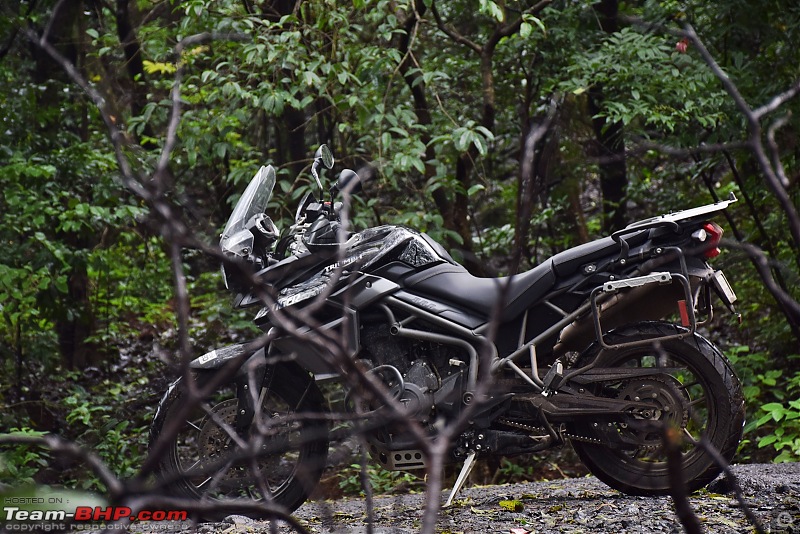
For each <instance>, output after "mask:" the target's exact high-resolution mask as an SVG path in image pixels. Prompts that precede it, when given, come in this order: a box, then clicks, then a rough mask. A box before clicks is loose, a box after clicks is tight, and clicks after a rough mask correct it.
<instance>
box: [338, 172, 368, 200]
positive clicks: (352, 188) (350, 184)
mask: <svg viewBox="0 0 800 534" xmlns="http://www.w3.org/2000/svg"><path fill="white" fill-rule="evenodd" d="M361 185H362V184H361V178H360V177H359V176H358V174H356V172H355V171H353V170H351V169H345V170H343V171H342V173H341V174H340V175H339V179H338V180H337V181H336V183H335V184H334V186H333V187H332V189H333V190H334V191H342V192H344V193H345V194H346V195H353V194H355V193H358V192H359V191H361Z"/></svg>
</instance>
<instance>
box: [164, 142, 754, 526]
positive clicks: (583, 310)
mask: <svg viewBox="0 0 800 534" xmlns="http://www.w3.org/2000/svg"><path fill="white" fill-rule="evenodd" d="M322 166H324V167H326V168H328V169H331V168H332V167H333V156H332V155H331V153H330V151H329V150H328V148H327V147H326V146H324V145H323V146H322V147H320V149H319V150H318V151H317V153H316V155H315V159H314V162H313V164H312V167H311V172H312V175H313V177H314V179H315V180H316V185H317V186H318V188H319V190H320V197H321V198H320V199H319V200H318V199H317V198H315V196H314V195H313V194H311V193H309V194H307V195H306V196H305V197H304V198H303V199H302V201H301V202H300V206H299V207H298V209H297V214H296V218H295V224H294V225H293V226H292V227H291V228H290V229H289V231H288V232H287V233H286V234H285V235H284V236H283V237H281V236H280V233H279V231H278V229H277V228H276V226H275V224H274V223H273V222H272V220H271V219H270V218H269V217H268V216H267V215H266V213H265V212H266V208H267V203H268V201H269V200H270V198H271V195H272V189H273V186H274V185H275V181H276V175H275V171H274V169H273V168H272V167H271V166H266V167H262V168H261V169H260V170H259V172H258V173H257V174H256V175H255V177H254V178H253V180H252V181H251V182H250V184H249V186H248V187H247V189H246V191H245V192H244V194H243V195H242V197H241V198H240V200H239V202H238V203H237V204H236V207H235V208H234V210H233V213H232V215H231V217H230V219H229V220H228V223H227V225H226V227H225V230H224V232H223V233H222V238H221V241H220V246H221V248H222V250H223V252H224V253H226V254H228V255H230V257H232V258H237V259H239V260H240V261H241V262H247V263H248V264H249V265H252V266H253V269H252V270H253V272H254V273H255V275H254V276H255V278H257V279H258V280H259V281H260V282H261V284H260V285H261V286H262V287H266V288H268V289H270V290H272V291H273V293H274V295H273V296H274V299H263V298H262V299H259V298H258V297H257V296H256V295H255V293H254V292H253V290H252V289H251V288H252V284H249V283H247V281H246V279H247V276H245V275H244V274H242V273H243V271H237V270H235V269H232V268H231V266H230V265H228V266H224V267H223V274H224V277H225V282H226V286H227V287H228V288H229V289H230V290H232V291H234V292H236V293H238V297H237V299H236V303H235V305H236V306H240V307H244V306H249V305H256V304H261V305H262V306H263V307H262V308H261V310H260V311H259V312H258V314H257V315H256V317H255V322H256V324H257V325H258V326H259V327H260V328H262V329H263V330H264V331H270V329H272V331H271V334H272V337H271V341H270V342H269V343H268V345H267V346H266V347H264V348H261V349H260V350H257V351H255V352H254V353H252V354H245V350H246V349H245V345H243V344H241V345H233V346H228V347H225V348H221V349H217V350H214V351H212V352H210V353H208V354H205V355H203V356H201V357H199V358H197V359H196V360H194V361H192V362H191V368H192V372H193V375H192V378H193V380H195V381H196V385H197V386H198V387H203V386H204V385H208V384H216V383H217V382H220V381H222V382H223V383H221V384H219V385H218V386H217V387H214V388H213V390H214V392H213V393H212V394H209V396H208V398H207V400H206V401H205V402H204V403H202V404H201V405H200V406H197V407H193V408H192V407H190V406H188V404H190V403H187V402H185V399H186V395H187V393H186V389H187V388H186V386H187V384H182V382H183V379H179V380H177V381H176V382H174V383H173V384H172V385H171V386H170V387H169V389H168V391H167V392H166V394H165V395H164V397H163V399H162V400H161V403H160V404H159V406H158V410H157V413H156V415H155V419H154V422H153V426H152V429H151V446H153V445H155V444H156V443H157V442H158V441H159V436H160V435H161V434H162V433H163V432H164V431H165V430H166V429H167V428H169V427H170V424H172V425H179V426H180V430H179V431H178V433H177V437H176V438H175V439H172V440H170V442H169V443H168V444H167V445H168V446H167V447H166V451H165V454H163V455H162V459H161V461H160V464H159V466H158V471H159V474H160V475H161V476H162V477H163V478H164V479H165V480H167V481H170V487H171V488H172V489H174V490H175V492H176V493H178V494H181V495H183V496H188V497H192V498H196V499H204V498H210V499H219V500H228V499H248V500H250V501H252V500H253V499H255V500H258V499H264V498H271V499H273V500H274V502H276V503H278V504H280V505H282V506H285V507H286V508H287V509H288V510H290V511H291V510H294V509H296V508H297V507H299V506H300V505H301V504H302V503H303V502H304V501H305V500H306V498H307V497H308V495H309V493H310V492H311V491H312V489H313V488H314V487H315V485H316V483H317V482H318V481H319V478H320V476H321V473H322V471H323V469H324V467H325V462H326V457H327V451H328V440H329V421H328V420H327V419H330V418H329V417H328V418H326V417H325V411H326V403H325V401H324V398H323V395H322V394H321V392H320V389H319V387H318V381H321V380H323V379H324V378H326V377H327V378H328V379H330V378H331V377H334V378H335V377H339V378H340V379H341V378H347V377H346V376H344V374H345V373H347V371H346V369H345V367H346V366H343V365H341V364H334V363H332V360H331V353H330V351H326V350H325V349H324V347H321V346H320V345H319V344H314V343H309V342H308V336H307V335H305V336H304V333H305V334H312V333H319V332H322V333H328V334H331V335H335V339H337V340H338V341H337V343H338V346H340V348H342V350H343V354H344V355H345V357H346V359H347V360H348V361H350V362H358V365H360V366H361V369H366V370H367V371H366V372H367V373H368V374H369V375H371V377H372V378H374V379H376V380H380V381H381V383H383V384H385V387H386V390H387V391H388V392H389V394H390V395H391V398H394V399H396V400H399V401H400V402H401V403H402V405H403V406H404V407H405V408H404V410H405V413H407V414H408V415H409V416H410V417H412V418H413V419H415V420H416V421H417V422H419V423H420V424H421V425H422V427H423V428H424V429H426V432H427V435H428V436H429V438H430V439H436V436H437V432H439V431H440V429H441V428H442V426H443V424H446V423H447V422H451V421H455V420H457V418H458V417H459V414H461V413H462V412H463V411H464V410H467V409H469V410H471V411H472V412H471V415H470V416H469V417H468V420H467V421H466V422H465V423H464V425H463V428H460V429H459V431H460V433H459V434H458V435H457V437H456V438H455V439H453V440H452V446H451V449H450V453H449V458H448V459H449V460H450V461H451V462H457V461H460V462H463V468H462V469H461V471H460V474H459V476H458V478H457V480H456V483H455V486H454V487H453V489H452V490H451V492H450V496H449V499H448V502H447V504H450V503H451V502H452V500H453V497H454V495H455V494H456V493H457V492H458V490H459V489H460V487H461V486H462V485H463V483H464V481H465V479H466V477H467V475H468V474H469V472H470V469H471V467H472V466H473V464H474V462H475V460H476V458H478V457H486V456H489V455H494V456H498V455H502V456H511V455H519V454H526V453H532V452H535V451H540V450H543V449H546V448H549V447H554V446H558V445H562V444H563V443H564V442H566V441H570V442H571V443H572V447H573V448H574V449H575V451H576V452H577V454H578V455H579V457H580V459H581V460H582V461H583V463H584V464H585V465H586V466H587V467H588V469H589V470H590V471H591V472H592V473H593V474H595V475H596V476H597V477H598V478H599V479H601V480H602V481H604V482H605V483H606V484H608V485H609V486H611V487H613V488H616V489H618V490H620V491H622V492H625V493H628V494H633V495H663V494H666V493H668V492H669V489H670V477H669V474H668V461H667V457H666V454H665V452H664V447H663V446H662V443H663V440H662V437H663V428H664V426H665V425H669V426H671V427H672V428H674V429H677V431H678V432H679V433H680V434H681V435H682V436H683V437H684V439H683V440H682V445H681V446H680V447H681V448H680V453H681V462H682V470H683V472H682V478H683V480H684V481H685V484H686V486H687V489H688V490H689V491H694V490H697V489H699V488H701V487H703V486H705V485H706V484H708V483H709V482H710V481H711V480H713V479H714V478H715V477H716V476H717V475H718V474H719V472H720V470H721V468H720V467H719V465H718V463H717V462H716V461H715V459H714V457H713V456H712V455H711V454H709V452H708V449H709V448H710V447H713V448H714V449H716V451H718V452H719V453H720V454H721V456H722V458H723V459H724V460H725V461H730V460H731V459H732V458H733V456H734V454H735V452H736V448H737V445H738V444H739V441H740V439H741V437H742V427H743V424H744V417H745V415H744V401H743V396H742V391H741V387H740V384H739V380H738V379H737V377H736V374H735V373H734V370H733V369H732V367H731V364H730V363H729V362H728V360H727V359H726V358H725V356H724V355H723V354H722V353H721V352H720V350H719V349H718V348H716V347H715V346H714V345H713V344H711V343H710V342H709V341H707V340H706V339H704V338H703V337H701V336H700V335H699V334H698V333H697V330H696V329H697V327H698V325H699V324H700V323H701V319H703V320H706V321H707V320H708V319H709V318H710V317H711V316H712V298H713V295H716V296H717V297H719V298H720V299H721V301H722V302H723V303H724V304H725V306H726V307H727V308H728V309H729V310H730V311H731V313H735V311H734V309H733V303H734V301H735V300H736V296H735V294H734V292H733V291H732V289H731V286H730V285H729V284H728V282H727V281H726V279H725V276H724V275H723V273H722V272H721V271H715V270H714V269H712V268H711V267H710V266H709V265H708V263H707V260H709V259H710V258H713V257H714V256H716V255H717V254H718V253H719V249H718V248H717V246H718V244H719V240H720V238H721V236H722V229H721V228H720V227H719V226H718V225H717V224H715V223H713V222H710V221H709V218H710V217H712V216H714V215H716V214H717V213H718V212H720V211H722V210H724V209H725V208H727V207H728V205H729V204H731V203H732V202H735V201H736V198H735V197H733V196H732V195H731V198H730V199H729V200H725V201H721V202H717V203H715V204H710V205H706V206H701V207H697V208H693V209H689V210H686V211H681V212H677V213H671V214H668V215H663V216H660V217H653V218H651V219H647V220H643V221H640V222H636V223H634V224H631V225H630V226H628V227H627V228H625V229H622V230H619V231H617V232H615V233H614V234H612V235H611V236H610V237H605V238H603V239H598V240H596V241H592V242H590V243H586V244H583V245H579V246H577V247H574V248H571V249H569V250H566V251H564V252H562V253H560V254H556V255H555V256H553V257H551V258H550V259H548V260H546V261H544V262H542V263H541V264H540V265H538V266H537V267H535V268H534V269H532V270H530V271H528V272H525V273H522V274H519V275H516V276H509V277H506V278H496V279H491V278H476V277H475V276H473V275H471V274H470V273H469V272H467V270H466V269H465V268H464V267H462V266H461V265H459V264H458V263H456V262H455V261H454V260H453V259H452V258H451V257H450V255H449V254H448V253H447V252H446V251H445V249H444V248H443V247H442V246H441V245H440V244H438V243H436V242H435V241H434V240H432V239H431V238H430V237H429V236H427V235H426V234H424V233H421V232H418V231H415V230H413V229H410V228H406V227H403V226H394V225H385V226H378V227H375V228H368V229H366V230H363V231H360V232H355V233H351V232H346V231H345V225H343V224H342V222H341V220H340V218H341V217H340V214H341V213H343V211H342V203H341V202H335V199H336V196H337V195H340V194H341V193H342V192H343V191H345V192H346V191H347V190H350V191H351V192H354V191H356V190H357V189H359V188H360V180H359V178H358V176H357V175H356V173H355V172H353V171H351V170H345V171H343V172H342V173H341V174H340V177H339V179H338V181H337V182H336V184H335V185H334V186H333V187H332V188H331V190H330V201H326V200H323V199H324V195H323V188H322V184H321V182H320V179H319V170H320V169H321V168H322ZM344 197H345V200H346V199H347V195H344ZM264 301H266V302H269V304H267V305H266V306H265V305H264ZM292 310H294V311H299V312H302V311H304V310H305V311H306V312H307V316H308V319H309V322H313V323H315V324H316V325H317V326H315V327H314V331H313V332H311V330H310V327H308V326H304V327H300V330H299V331H294V332H287V331H285V330H284V329H283V328H282V327H281V322H280V321H275V320H274V317H275V315H276V314H277V313H280V312H288V311H292ZM235 358H238V359H239V360H240V361H243V362H244V363H243V364H242V365H241V366H239V367H238V371H235V372H232V371H231V370H230V369H229V368H226V367H225V364H226V362H229V361H231V360H233V359H235ZM275 362H278V363H275ZM229 367H230V366H229ZM226 369H227V376H226V377H224V378H225V379H224V380H220V378H222V377H220V373H222V372H223V371H224V370H226ZM487 373H491V384H490V387H489V389H488V391H486V392H485V394H483V395H476V393H479V392H480V391H479V386H480V384H481V383H482V382H481V381H482V380H483V379H482V378H479V377H484V376H485V375H486V374H487ZM215 379H216V382H215ZM344 382H346V380H344ZM484 389H485V388H484ZM390 400H391V399H390ZM348 405H349V406H351V407H353V406H354V405H355V402H353V401H351V402H349V403H348ZM190 408H191V409H190ZM354 412H357V414H360V415H361V416H363V417H361V420H362V421H367V422H368V424H371V425H372V426H371V427H370V428H371V430H370V432H369V434H368V436H367V443H368V449H369V453H370V455H371V457H372V458H373V459H374V460H375V461H376V462H378V463H379V464H380V465H381V466H382V467H384V468H385V469H388V470H412V469H421V468H424V467H425V466H426V457H425V455H424V454H423V451H422V450H421V449H420V447H419V445H418V443H419V441H418V440H415V439H414V436H412V435H410V434H409V432H408V431H407V426H406V427H404V426H403V425H402V424H401V423H399V422H398V421H397V418H395V419H392V417H390V415H391V412H390V411H388V410H387V409H386V406H385V405H381V403H380V402H379V401H374V400H373V401H371V402H369V403H367V404H366V405H361V406H360V409H358V410H355V411H354ZM309 414H312V415H313V414H317V416H316V417H309ZM353 419H358V417H356V413H354V414H353ZM253 436H255V438H254V439H252V440H250V443H251V444H252V443H256V445H255V446H256V447H260V448H258V449H256V453H255V455H254V453H253V452H252V450H251V451H250V452H249V456H247V455H246V454H244V453H243V451H244V449H243V447H245V446H248V445H247V440H248V439H249V438H250V437H253ZM249 446H250V447H252V446H253V445H249Z"/></svg>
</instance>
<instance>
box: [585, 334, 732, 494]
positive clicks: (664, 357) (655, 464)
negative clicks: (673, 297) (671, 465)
mask: <svg viewBox="0 0 800 534" xmlns="http://www.w3.org/2000/svg"><path fill="white" fill-rule="evenodd" d="M679 332H683V333H685V334H686V337H684V338H680V339H667V340H663V341H659V340H657V339H656V338H663V337H664V336H667V335H674V334H676V333H679ZM606 339H607V341H608V343H609V344H614V345H617V344H620V343H623V344H624V343H626V342H631V341H642V340H647V339H653V340H654V342H653V343H652V344H643V345H641V344H635V345H630V346H624V345H623V347H621V348H617V349H613V350H605V349H601V348H600V347H599V346H594V347H593V348H591V349H590V350H589V351H587V353H585V354H584V355H582V356H581V359H580V360H579V362H578V366H580V365H587V364H588V363H590V362H591V361H593V360H594V358H595V357H597V358H599V360H598V361H597V366H598V367H603V368H608V367H622V368H626V367H628V368H630V367H633V368H636V367H639V368H641V367H645V368H648V367H649V368H659V367H661V368H664V370H665V371H664V372H663V373H659V374H657V375H653V376H648V377H642V378H638V379H637V378H634V379H629V380H620V381H617V382H613V383H611V382H606V383H604V384H603V385H602V386H596V387H595V391H594V393H595V394H597V395H601V396H604V397H609V398H616V399H626V400H631V401H636V402H648V403H650V404H652V406H653V408H652V409H651V410H649V411H650V412H652V417H651V419H652V421H651V420H646V421H641V423H643V424H638V425H637V424H630V425H629V424H624V423H605V422H603V423H598V422H580V423H575V424H573V425H572V426H571V427H570V428H569V431H570V433H571V434H572V435H573V436H574V438H573V439H572V447H573V448H574V449H575V451H576V452H577V453H578V456H579V457H580V458H581V460H582V461H583V463H584V464H585V465H586V467H587V468H588V469H589V470H590V471H591V472H592V474H594V475H595V476H597V478H599V479H600V480H602V481H603V482H605V483H606V484H608V485H609V486H611V487H612V488H614V489H617V490H620V491H622V492H623V493H627V494H631V495H666V494H668V493H669V492H670V489H671V488H670V477H669V471H668V464H667V460H666V454H665V451H664V447H663V440H662V436H663V433H662V430H663V425H669V426H671V427H673V428H675V429H676V430H677V431H678V432H679V433H680V434H681V436H682V437H683V440H682V446H681V467H682V471H683V473H682V475H683V477H682V479H683V481H684V482H685V484H686V487H685V488H684V489H686V490H687V491H689V492H693V491H696V490H698V489H700V488H702V487H704V486H705V485H706V484H708V483H709V482H711V481H712V480H714V478H716V477H717V475H718V474H719V473H720V471H721V467H720V466H719V465H718V463H717V462H716V461H715V460H714V458H713V457H712V456H711V455H710V454H709V453H708V451H707V449H706V444H707V445H710V446H711V447H713V448H714V449H716V450H717V451H718V452H719V453H720V455H721V457H722V458H723V459H724V460H725V462H727V463H729V462H730V461H731V460H732V459H733V456H734V454H735V453H736V449H737V446H738V445H739V441H740V440H741V438H742V430H743V425H744V417H745V413H744V397H743V395H742V390H741V386H740V384H739V380H738V379H737V377H736V375H735V373H734V371H733V369H732V368H731V365H730V362H728V360H727V359H726V358H725V356H724V355H723V354H722V353H721V352H720V351H719V349H717V348H716V347H715V346H714V345H712V344H711V343H710V342H708V341H707V340H706V339H705V338H703V337H701V336H700V335H697V334H694V335H691V334H689V333H688V332H687V331H685V330H684V329H682V328H680V327H678V326H676V325H672V324H668V323H641V324H637V325H633V326H627V327H623V328H621V329H619V330H617V331H615V332H613V333H611V334H609V335H608V336H607V338H606ZM635 423H639V422H638V421H635ZM651 423H656V424H651ZM701 441H702V443H701ZM603 442H607V443H608V445H606V444H603ZM612 443H613V445H612ZM620 443H623V444H625V445H623V446H620V445H619V444H620Z"/></svg>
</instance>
